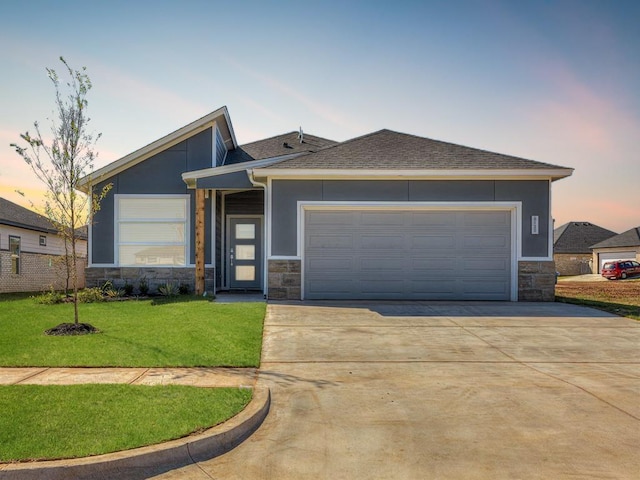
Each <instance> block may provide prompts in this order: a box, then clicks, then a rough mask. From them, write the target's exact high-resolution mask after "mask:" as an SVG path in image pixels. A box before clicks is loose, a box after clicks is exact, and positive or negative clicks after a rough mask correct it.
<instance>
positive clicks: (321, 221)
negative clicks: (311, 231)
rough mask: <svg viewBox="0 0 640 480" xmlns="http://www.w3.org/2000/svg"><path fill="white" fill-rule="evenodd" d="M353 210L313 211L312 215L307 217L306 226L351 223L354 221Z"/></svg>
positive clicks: (346, 224) (344, 224)
mask: <svg viewBox="0 0 640 480" xmlns="http://www.w3.org/2000/svg"><path fill="white" fill-rule="evenodd" d="M354 215H355V214H354V212H350V211H346V212H323V211H317V212H314V214H313V216H310V217H307V222H306V224H307V226H315V225H343V226H348V225H352V224H353V222H354Z"/></svg>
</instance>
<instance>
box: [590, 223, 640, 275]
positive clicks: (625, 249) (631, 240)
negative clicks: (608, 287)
mask: <svg viewBox="0 0 640 480" xmlns="http://www.w3.org/2000/svg"><path fill="white" fill-rule="evenodd" d="M591 249H592V252H593V264H594V265H597V267H598V272H597V273H600V271H601V269H602V265H603V264H604V262H606V261H608V260H637V261H640V227H635V228H632V229H631V230H627V231H626V232H622V233H621V234H620V235H615V236H613V237H610V238H608V239H606V240H604V241H602V242H599V243H596V244H594V245H592V246H591Z"/></svg>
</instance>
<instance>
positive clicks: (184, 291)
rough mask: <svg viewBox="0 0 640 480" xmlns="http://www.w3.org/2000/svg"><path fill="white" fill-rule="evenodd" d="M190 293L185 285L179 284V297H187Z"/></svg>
mask: <svg viewBox="0 0 640 480" xmlns="http://www.w3.org/2000/svg"><path fill="white" fill-rule="evenodd" d="M190 292H191V287H190V286H189V284H187V283H181V284H180V286H179V287H178V293H179V294H180V295H189V293H190Z"/></svg>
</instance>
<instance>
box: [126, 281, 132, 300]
mask: <svg viewBox="0 0 640 480" xmlns="http://www.w3.org/2000/svg"><path fill="white" fill-rule="evenodd" d="M124 294H125V295H127V296H128V297H130V296H131V295H133V285H131V284H130V283H129V282H126V283H125V284H124Z"/></svg>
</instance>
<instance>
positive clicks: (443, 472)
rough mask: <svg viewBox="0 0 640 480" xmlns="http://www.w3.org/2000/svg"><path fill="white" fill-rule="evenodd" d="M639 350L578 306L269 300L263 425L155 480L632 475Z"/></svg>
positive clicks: (639, 400) (618, 321)
mask: <svg viewBox="0 0 640 480" xmlns="http://www.w3.org/2000/svg"><path fill="white" fill-rule="evenodd" d="M639 352H640V323H638V322H634V321H632V320H628V319H625V318H620V317H614V316H611V315H608V314H605V313H602V312H599V311H596V310H592V309H587V308H583V307H578V306H573V305H564V304H539V303H470V302H465V303H427V302H423V303H417V302H412V303H397V302H395V303H335V304H330V303H313V304H304V305H303V304H270V305H269V307H268V314H267V318H266V325H265V343H264V347H263V359H262V360H263V362H262V368H261V373H260V380H259V381H260V382H263V383H264V384H268V385H269V386H270V388H271V389H272V408H271V412H270V414H269V416H268V417H267V419H266V420H265V423H264V424H263V425H262V427H261V428H260V429H259V430H258V431H257V432H256V433H254V434H253V436H251V437H250V438H249V439H248V440H247V441H246V442H245V443H243V444H242V445H240V446H239V447H237V448H236V449H234V450H232V451H231V452H229V453H227V454H225V455H223V456H221V457H218V458H215V459H212V460H210V461H207V462H203V463H200V464H198V465H190V466H187V467H185V468H182V469H179V470H174V471H172V472H168V473H166V474H163V475H161V476H160V477H159V478H164V479H182V478H189V479H211V478H216V479H217V478H225V479H231V478H234V479H301V478H314V479H316V478H319V479H324V478H326V479H357V478H362V479H371V478H399V479H425V478H428V479H436V478H442V479H465V478H473V479H481V478H487V479H503V478H504V479H517V478H522V479H534V478H540V479H549V478H554V479H562V478H571V479H575V478H616V479H622V478H629V479H631V478H634V479H637V478H638V475H639V472H640V353H639Z"/></svg>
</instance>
